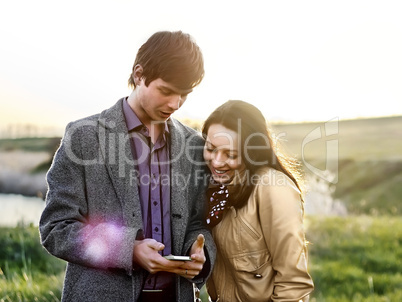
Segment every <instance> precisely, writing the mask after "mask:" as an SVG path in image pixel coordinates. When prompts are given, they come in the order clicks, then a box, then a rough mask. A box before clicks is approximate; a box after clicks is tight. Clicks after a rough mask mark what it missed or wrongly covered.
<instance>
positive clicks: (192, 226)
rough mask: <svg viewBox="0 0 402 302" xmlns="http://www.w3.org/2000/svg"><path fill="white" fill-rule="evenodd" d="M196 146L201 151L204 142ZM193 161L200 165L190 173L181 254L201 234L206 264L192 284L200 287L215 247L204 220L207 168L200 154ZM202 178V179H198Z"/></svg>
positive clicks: (207, 273) (213, 258)
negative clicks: (186, 214) (188, 204)
mask: <svg viewBox="0 0 402 302" xmlns="http://www.w3.org/2000/svg"><path fill="white" fill-rule="evenodd" d="M197 144H198V145H199V147H201V150H202V148H203V146H204V141H203V140H202V139H198V142H197ZM194 156H195V158H194V161H195V162H198V163H202V164H201V165H198V166H197V167H196V168H195V169H194V170H193V173H192V179H191V181H190V182H189V183H190V184H196V185H192V188H191V194H190V195H191V196H190V197H191V198H190V199H191V208H190V212H189V213H190V215H189V220H188V226H187V231H186V236H185V241H184V247H183V254H188V253H189V251H190V249H191V246H192V244H193V243H194V242H195V241H196V239H197V236H198V234H203V235H204V238H205V244H204V252H205V256H206V262H205V264H204V268H203V270H202V271H201V273H200V274H199V275H198V276H196V277H195V278H194V279H193V280H192V282H194V283H195V284H197V286H199V287H201V286H202V285H203V284H204V283H205V282H206V279H207V278H208V277H209V276H210V274H211V272H212V269H213V266H214V263H215V258H216V246H215V243H214V240H213V239H212V235H211V232H210V230H209V229H208V228H207V226H206V222H205V218H206V215H205V213H206V203H205V193H206V190H207V185H208V181H207V175H208V173H209V172H208V168H207V167H206V165H205V164H204V159H203V155H202V152H197V153H195V154H194ZM200 176H202V177H200Z"/></svg>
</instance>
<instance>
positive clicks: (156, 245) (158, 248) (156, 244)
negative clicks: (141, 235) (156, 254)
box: [148, 240, 165, 251]
mask: <svg viewBox="0 0 402 302" xmlns="http://www.w3.org/2000/svg"><path fill="white" fill-rule="evenodd" d="M148 246H149V247H150V248H152V249H154V250H156V251H162V250H163V249H164V248H165V245H164V244H163V243H160V242H158V241H155V240H152V241H150V242H149V243H148Z"/></svg>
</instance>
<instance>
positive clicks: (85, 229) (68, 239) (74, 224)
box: [39, 124, 138, 274]
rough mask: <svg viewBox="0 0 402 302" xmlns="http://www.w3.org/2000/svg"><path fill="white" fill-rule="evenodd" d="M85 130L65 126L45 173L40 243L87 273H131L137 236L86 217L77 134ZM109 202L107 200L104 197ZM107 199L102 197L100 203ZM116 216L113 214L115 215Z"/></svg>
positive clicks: (83, 165) (115, 222) (87, 178)
mask: <svg viewBox="0 0 402 302" xmlns="http://www.w3.org/2000/svg"><path fill="white" fill-rule="evenodd" d="M88 131H90V130H88V129H85V127H81V128H79V127H77V126H76V125H74V124H69V125H68V126H67V128H66V134H65V136H64V137H63V139H62V142H61V145H60V147H59V149H58V150H57V152H56V154H55V157H54V160H53V163H52V166H51V168H50V170H49V171H48V173H47V182H48V192H47V195H46V207H45V209H44V211H43V213H42V216H41V219H40V222H39V231H40V235H41V242H42V245H43V246H44V247H45V249H46V250H47V251H48V252H49V253H50V254H52V255H54V256H56V257H58V258H61V259H64V260H66V261H68V262H71V263H76V264H80V265H84V266H88V267H96V268H105V269H106V268H113V269H116V268H117V269H123V270H126V271H127V273H128V274H131V271H132V253H133V245H134V239H135V235H136V233H137V231H138V230H136V229H134V228H129V227H126V226H124V225H123V223H122V222H121V220H120V221H119V219H109V217H105V216H106V215H104V216H103V217H102V214H101V211H102V204H103V202H104V200H102V197H101V194H99V200H97V203H98V204H99V215H94V213H92V212H91V213H89V205H88V198H87V197H88V195H87V193H88V192H87V191H88V188H87V186H88V185H90V184H91V181H92V180H91V179H90V178H91V177H90V176H89V175H87V165H88V164H90V163H91V162H90V161H91V160H93V159H87V160H88V162H85V159H84V158H85V155H83V153H84V152H83V149H84V148H83V147H82V143H83V141H85V140H87V141H88V136H86V139H83V136H82V133H86V134H88ZM86 151H87V150H86ZM109 197H110V196H109ZM103 198H104V199H105V198H108V196H104V197H103ZM116 212H118V211H116Z"/></svg>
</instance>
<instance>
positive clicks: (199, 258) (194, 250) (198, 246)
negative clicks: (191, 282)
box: [179, 234, 206, 279]
mask: <svg viewBox="0 0 402 302" xmlns="http://www.w3.org/2000/svg"><path fill="white" fill-rule="evenodd" d="M204 243H205V238H204V235H202V234H199V235H198V237H197V240H196V241H194V243H193V245H192V246H191V249H190V256H191V259H192V261H188V262H186V263H185V264H184V266H183V267H184V268H185V269H186V271H185V273H184V274H183V273H181V274H179V275H181V276H182V277H184V278H187V279H193V278H194V277H195V276H197V275H198V274H199V273H200V272H201V271H202V268H203V266H204V263H205V261H206V258H205V253H204Z"/></svg>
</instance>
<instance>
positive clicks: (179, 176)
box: [98, 98, 193, 252]
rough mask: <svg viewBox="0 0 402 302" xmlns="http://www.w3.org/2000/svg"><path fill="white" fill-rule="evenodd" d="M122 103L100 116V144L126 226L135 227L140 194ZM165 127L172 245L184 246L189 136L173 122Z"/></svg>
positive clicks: (139, 223) (138, 212)
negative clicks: (167, 131)
mask: <svg viewBox="0 0 402 302" xmlns="http://www.w3.org/2000/svg"><path fill="white" fill-rule="evenodd" d="M123 101H124V98H122V99H120V100H119V101H118V102H117V103H116V104H115V105H114V106H112V107H111V108H109V109H107V110H105V111H103V112H102V113H101V114H100V115H99V119H98V122H99V143H100V149H101V153H102V156H103V160H104V163H105V165H106V167H107V169H108V172H109V175H110V178H111V180H112V182H113V186H114V187H115V191H116V194H117V196H118V198H119V200H120V202H121V205H122V209H123V215H124V219H125V221H126V224H127V225H129V226H132V225H137V226H138V225H142V215H141V205H140V202H138V201H139V192H138V186H137V183H136V178H135V167H134V163H133V160H132V158H133V157H132V153H131V146H130V140H129V135H128V129H127V126H126V122H125V118H124V113H123ZM167 125H168V127H169V132H170V140H171V141H170V160H171V169H170V174H171V179H170V183H171V196H170V199H171V217H172V222H171V223H172V233H173V234H174V236H175V241H176V240H178V241H179V242H183V241H184V234H185V230H183V227H182V226H183V225H182V221H181V219H186V218H187V217H188V215H189V213H188V208H187V207H186V206H183V201H186V200H188V198H189V196H188V186H189V185H190V184H188V177H189V175H191V168H192V166H193V165H192V164H191V161H190V160H191V159H190V158H189V156H190V155H189V154H188V151H187V149H186V147H187V146H186V143H187V141H188V136H189V135H190V133H189V132H188V131H186V129H185V127H183V126H182V125H181V124H180V123H179V122H178V121H176V120H174V119H172V118H170V119H169V120H168V122H167ZM133 215H134V219H133ZM176 242H177V241H176ZM176 246H177V245H176ZM179 246H181V245H179ZM176 252H177V251H176ZM179 252H181V251H179Z"/></svg>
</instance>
